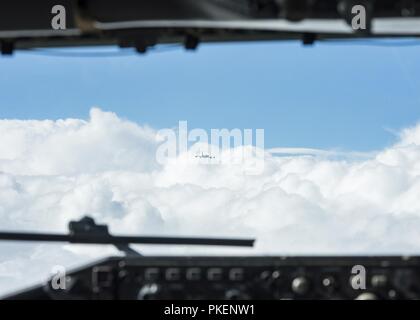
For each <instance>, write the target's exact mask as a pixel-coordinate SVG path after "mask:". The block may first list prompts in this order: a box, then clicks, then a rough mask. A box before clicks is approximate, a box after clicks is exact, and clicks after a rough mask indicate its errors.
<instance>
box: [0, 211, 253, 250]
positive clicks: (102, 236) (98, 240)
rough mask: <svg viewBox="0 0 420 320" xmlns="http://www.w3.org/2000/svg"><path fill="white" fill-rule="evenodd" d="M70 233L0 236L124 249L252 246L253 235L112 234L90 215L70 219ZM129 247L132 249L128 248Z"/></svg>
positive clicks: (4, 234)
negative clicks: (113, 246) (112, 246)
mask: <svg viewBox="0 0 420 320" xmlns="http://www.w3.org/2000/svg"><path fill="white" fill-rule="evenodd" d="M69 231H70V233H69V234H53V233H26V232H4V231H3V232H0V240H9V241H42V242H69V243H75V244H112V245H115V246H116V247H117V248H118V249H119V250H122V251H124V252H126V253H127V250H126V249H128V248H129V247H128V245H129V244H153V245H204V246H235V247H253V245H254V242H255V240H254V239H227V238H195V237H194V238H193V237H154V236H114V235H111V234H110V233H109V231H108V227H107V226H106V225H98V224H96V223H95V221H94V220H93V219H92V218H90V217H84V218H82V219H81V220H80V221H71V222H70V223H69ZM130 251H132V250H131V249H130Z"/></svg>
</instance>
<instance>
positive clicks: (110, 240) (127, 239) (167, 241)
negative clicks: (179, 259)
mask: <svg viewBox="0 0 420 320" xmlns="http://www.w3.org/2000/svg"><path fill="white" fill-rule="evenodd" d="M0 240H7V241H42V242H70V243H81V244H82V243H84V244H154V245H206V246H235V247H252V246H253V245H254V241H255V240H253V239H223V238H187V237H137V236H111V235H110V236H107V235H66V234H42V233H24V232H0Z"/></svg>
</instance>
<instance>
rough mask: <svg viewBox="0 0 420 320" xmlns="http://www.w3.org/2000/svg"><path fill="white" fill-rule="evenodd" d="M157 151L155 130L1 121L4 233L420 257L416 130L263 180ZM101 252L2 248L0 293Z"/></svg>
mask: <svg viewBox="0 0 420 320" xmlns="http://www.w3.org/2000/svg"><path fill="white" fill-rule="evenodd" d="M159 143H160V138H159V135H158V134H157V132H156V131H155V130H153V129H152V128H148V127H145V126H140V125H138V124H135V123H133V122H130V121H127V120H123V119H121V118H119V117H118V116H117V115H115V114H113V113H109V112H103V111H101V110H100V109H92V110H91V114H90V119H89V120H87V121H85V120H78V119H67V120H58V121H49V120H45V121H18V120H1V121H0V226H1V229H3V230H5V229H6V230H38V231H55V232H59V231H63V232H64V231H66V226H67V223H68V221H69V220H71V219H78V218H80V217H81V216H83V215H87V214H89V215H91V216H93V217H95V218H96V219H97V220H98V221H99V222H105V223H109V225H110V229H111V231H112V232H113V233H116V234H118V233H126V234H127V233H130V234H161V235H164V234H168V235H169V234H170V235H174V234H179V235H200V236H202V235H207V236H228V237H235V236H239V237H248V236H249V237H256V238H257V239H258V241H257V247H256V249H254V250H253V251H249V250H242V249H240V250H239V249H237V250H236V251H235V252H233V251H231V250H227V251H226V250H225V251H224V253H232V254H233V253H234V254H255V253H268V254H307V253H309V254H327V253H328V254H330V253H331V254H362V253H418V252H419V251H420V250H419V249H420V232H419V230H420V197H419V194H420V125H419V126H416V127H413V128H408V129H405V130H403V131H402V132H401V135H400V138H399V140H398V141H397V143H396V144H395V145H393V146H390V147H388V148H386V149H384V150H381V151H379V152H376V153H375V154H373V155H371V154H369V156H367V157H360V155H359V154H358V155H357V156H355V157H354V156H353V155H352V154H351V153H349V154H348V156H343V153H340V156H339V157H334V156H333V153H331V152H315V151H314V150H312V149H311V152H307V150H306V149H305V150H306V151H305V152H303V153H302V152H301V151H302V150H300V151H299V150H298V152H294V151H293V149H287V155H284V154H283V156H281V157H279V156H276V155H275V154H271V153H268V152H267V153H266V156H265V167H264V172H263V173H261V174H259V175H247V174H244V170H243V168H242V167H241V165H238V164H235V165H227V164H223V165H206V164H205V163H203V161H198V160H197V161H191V158H192V157H193V155H192V154H182V155H180V156H179V158H178V159H176V161H172V162H169V163H168V164H166V165H163V166H162V165H159V164H158V163H157V162H156V158H155V155H156V150H157V148H158V147H159ZM279 150H280V151H282V149H277V153H285V152H280V151H279ZM283 151H284V150H283ZM100 248H101V250H98V247H92V246H88V247H81V246H69V245H66V246H63V245H47V244H15V243H7V242H3V243H0V288H1V289H0V293H1V292H3V293H4V292H6V291H7V290H10V289H14V288H18V287H21V286H22V285H23V284H27V283H33V282H34V281H36V280H39V279H42V278H43V277H45V276H46V275H47V274H48V270H50V269H51V268H52V266H54V265H57V264H59V265H60V264H63V265H74V264H75V263H79V262H84V261H87V260H89V259H92V258H94V257H98V256H99V255H105V254H110V253H113V252H114V251H113V250H112V249H111V248H103V247H100ZM140 249H141V250H142V251H143V252H145V253H172V254H173V253H186V252H193V253H197V252H200V253H202V254H205V253H208V252H211V253H216V252H220V249H218V250H217V251H216V250H215V249H207V248H198V249H197V248H196V249H194V250H193V249H188V248H177V249H170V248H162V247H158V248H143V247H141V248H140ZM98 252H100V253H99V254H98Z"/></svg>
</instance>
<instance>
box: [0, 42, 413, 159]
mask: <svg viewBox="0 0 420 320" xmlns="http://www.w3.org/2000/svg"><path fill="white" fill-rule="evenodd" d="M90 50H92V49H90ZM95 50H98V49H95ZM419 56H420V46H386V47H384V46H366V45H339V44H316V45H315V46H309V47H303V46H302V45H301V44H300V43H298V42H294V41H293V42H283V43H281V42H277V43H274V42H270V43H268V42H267V43H258V44H257V43H254V44H250V43H242V44H211V45H210V44H209V45H202V46H201V47H199V49H198V51H195V52H186V51H184V50H182V49H176V50H171V51H165V52H156V53H152V52H151V53H149V54H147V55H145V56H141V55H135V54H133V55H129V56H122V57H112V58H109V57H107V58H75V57H69V58H64V57H50V56H48V57H46V56H42V55H35V54H32V53H25V52H18V53H17V54H15V55H14V56H13V57H0V88H1V89H0V90H1V91H0V98H1V100H0V118H19V119H58V118H67V117H73V118H87V117H88V112H89V109H90V108H91V107H92V106H99V107H100V108H102V109H104V110H107V111H114V112H116V113H117V114H118V115H119V116H121V117H123V118H127V119H130V120H133V121H136V122H139V123H142V124H145V123H146V124H149V125H151V126H153V127H155V128H165V127H174V126H176V125H177V124H178V121H179V120H188V122H189V127H190V128H193V127H200V128H205V129H210V128H230V129H232V128H241V129H244V128H253V129H256V128H264V129H265V142H266V146H267V147H313V148H338V149H344V150H361V151H364V150H374V149H380V148H382V147H384V146H387V145H389V144H391V143H392V142H394V141H395V140H396V137H395V136H394V135H393V134H392V133H391V132H392V131H393V130H399V129H401V128H404V127H407V126H411V125H414V124H416V123H417V122H418V121H419V120H420V90H418V88H419V86H420V63H419Z"/></svg>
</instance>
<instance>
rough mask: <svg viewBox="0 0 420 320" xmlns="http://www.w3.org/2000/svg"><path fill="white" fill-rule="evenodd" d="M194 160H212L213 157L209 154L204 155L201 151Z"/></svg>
mask: <svg viewBox="0 0 420 320" xmlns="http://www.w3.org/2000/svg"><path fill="white" fill-rule="evenodd" d="M195 157H196V158H200V159H214V158H215V157H214V156H212V155H210V154H204V153H203V151H201V155H196V156H195Z"/></svg>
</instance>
